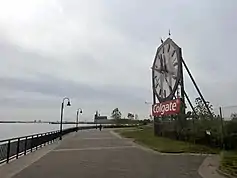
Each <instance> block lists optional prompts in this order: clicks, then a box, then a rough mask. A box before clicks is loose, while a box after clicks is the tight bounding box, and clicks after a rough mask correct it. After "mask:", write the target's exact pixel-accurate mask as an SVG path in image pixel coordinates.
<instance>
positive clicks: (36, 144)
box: [35, 134, 39, 150]
mask: <svg viewBox="0 0 237 178" xmlns="http://www.w3.org/2000/svg"><path fill="white" fill-rule="evenodd" d="M38 137H39V135H38V134H37V135H36V140H37V142H38ZM35 149H36V150H37V149H38V143H36V147H35Z"/></svg>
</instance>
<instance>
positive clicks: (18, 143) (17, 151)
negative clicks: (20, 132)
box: [16, 138, 20, 159]
mask: <svg viewBox="0 0 237 178" xmlns="http://www.w3.org/2000/svg"><path fill="white" fill-rule="evenodd" d="M19 147H20V138H18V139H17V147H16V159H18V155H19Z"/></svg>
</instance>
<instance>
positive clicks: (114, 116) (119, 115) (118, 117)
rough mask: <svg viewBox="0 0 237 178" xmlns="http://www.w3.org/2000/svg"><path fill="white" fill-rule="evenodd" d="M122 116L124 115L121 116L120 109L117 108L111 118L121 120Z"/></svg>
mask: <svg viewBox="0 0 237 178" xmlns="http://www.w3.org/2000/svg"><path fill="white" fill-rule="evenodd" d="M121 116H122V114H121V112H120V111H119V109H118V108H115V109H114V110H113V111H112V113H111V117H112V118H113V119H121Z"/></svg>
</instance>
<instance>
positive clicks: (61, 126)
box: [60, 97, 71, 140]
mask: <svg viewBox="0 0 237 178" xmlns="http://www.w3.org/2000/svg"><path fill="white" fill-rule="evenodd" d="M65 100H67V101H68V102H67V106H71V103H70V99H69V98H67V97H65V98H63V102H62V105H61V121H60V140H62V133H63V109H64V101H65Z"/></svg>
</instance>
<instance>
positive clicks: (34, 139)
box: [0, 124, 138, 164]
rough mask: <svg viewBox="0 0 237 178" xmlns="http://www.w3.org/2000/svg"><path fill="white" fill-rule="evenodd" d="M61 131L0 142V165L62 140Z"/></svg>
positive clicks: (117, 125)
mask: <svg viewBox="0 0 237 178" xmlns="http://www.w3.org/2000/svg"><path fill="white" fill-rule="evenodd" d="M134 126H138V124H114V125H112V124H111V125H108V126H103V127H104V128H121V127H134ZM97 127H98V126H95V125H94V126H85V127H73V128H68V129H64V130H63V131H62V136H63V135H66V134H68V133H71V132H75V131H77V130H86V129H95V128H97ZM60 135H61V133H60V131H59V130H57V131H52V132H46V133H39V134H34V135H27V136H22V137H16V138H11V139H6V140H0V164H2V163H9V161H10V160H12V159H18V158H19V156H22V155H26V154H27V153H28V152H32V151H34V150H37V149H38V148H40V147H43V146H45V145H48V144H50V143H53V142H54V141H56V140H58V139H59V138H60Z"/></svg>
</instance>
